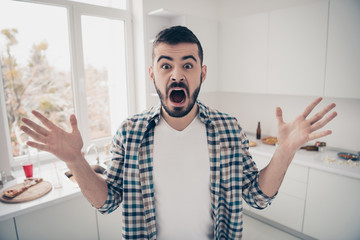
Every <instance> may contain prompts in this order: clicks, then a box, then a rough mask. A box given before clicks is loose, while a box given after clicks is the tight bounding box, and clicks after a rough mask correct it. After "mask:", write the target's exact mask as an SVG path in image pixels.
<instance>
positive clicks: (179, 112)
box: [154, 74, 202, 118]
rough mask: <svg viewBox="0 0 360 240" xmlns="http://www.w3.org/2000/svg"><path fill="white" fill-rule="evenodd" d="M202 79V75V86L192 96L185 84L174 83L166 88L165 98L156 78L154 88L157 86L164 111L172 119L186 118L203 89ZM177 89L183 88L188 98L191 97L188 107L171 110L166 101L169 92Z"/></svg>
mask: <svg viewBox="0 0 360 240" xmlns="http://www.w3.org/2000/svg"><path fill="white" fill-rule="evenodd" d="M201 79H202V74H201V76H200V84H199V86H198V87H197V88H196V89H195V90H194V92H193V93H192V94H191V96H190V92H189V88H188V87H187V86H186V85H185V84H184V83H183V82H179V83H176V82H173V83H171V84H170V86H168V87H167V88H166V92H165V94H166V96H165V98H164V96H163V94H162V93H161V91H160V90H159V88H158V87H157V85H156V80H155V78H154V86H155V89H156V92H157V94H158V95H159V98H160V102H161V106H162V107H163V109H164V110H165V112H167V114H168V115H169V116H171V117H175V118H182V117H184V116H186V115H187V114H188V113H189V112H190V111H191V110H192V109H193V107H194V105H195V103H196V100H197V98H198V96H199V93H200V88H201V84H202V83H201ZM175 87H181V88H184V89H185V91H186V92H187V96H189V98H190V99H189V103H188V105H187V106H184V107H174V109H170V108H169V106H167V105H166V104H165V102H166V99H169V97H170V96H169V92H170V89H171V88H175Z"/></svg>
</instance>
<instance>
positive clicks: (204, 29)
mask: <svg viewBox="0 0 360 240" xmlns="http://www.w3.org/2000/svg"><path fill="white" fill-rule="evenodd" d="M186 26H187V27H188V28H189V29H190V30H191V31H192V32H193V33H194V34H195V35H196V37H197V38H198V39H199V41H200V43H201V46H202V48H203V51H204V62H203V64H204V65H206V66H207V76H206V80H205V82H204V84H203V85H202V86H201V92H215V91H217V90H218V84H217V83H218V68H219V67H218V59H219V58H218V22H217V21H216V20H212V19H207V18H200V17H195V16H190V15H187V16H186Z"/></svg>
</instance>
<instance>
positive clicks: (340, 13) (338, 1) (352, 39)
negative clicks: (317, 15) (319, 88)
mask: <svg viewBox="0 0 360 240" xmlns="http://www.w3.org/2000/svg"><path fill="white" fill-rule="evenodd" d="M329 14H330V18H329V36H328V51H327V64H326V83H325V96H328V97H345V98H360V64H359V63H360V1H359V0H332V1H330V13H329Z"/></svg>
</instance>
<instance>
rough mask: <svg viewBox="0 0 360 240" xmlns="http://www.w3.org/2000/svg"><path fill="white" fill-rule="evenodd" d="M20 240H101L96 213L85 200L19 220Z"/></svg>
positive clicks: (75, 200) (58, 205)
mask: <svg viewBox="0 0 360 240" xmlns="http://www.w3.org/2000/svg"><path fill="white" fill-rule="evenodd" d="M16 226H17V231H18V236H19V239H20V240H22V239H36V240H42V239H44V240H49V239H52V240H56V239H59V240H63V239H86V240H91V239H94V240H95V239H98V233H97V225H96V215H95V210H94V209H93V208H92V207H91V205H90V204H89V202H88V201H87V200H86V199H85V198H84V197H83V196H80V197H77V198H75V199H71V200H68V201H66V202H61V203H58V204H56V205H53V206H50V207H46V208H43V209H40V210H37V211H34V212H32V213H28V214H25V215H21V216H19V217H16Z"/></svg>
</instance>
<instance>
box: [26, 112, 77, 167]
mask: <svg viewBox="0 0 360 240" xmlns="http://www.w3.org/2000/svg"><path fill="white" fill-rule="evenodd" d="M32 114H33V115H34V116H35V117H36V118H38V119H39V120H40V121H41V123H42V124H43V126H40V125H38V124H36V123H35V122H33V121H31V120H30V119H28V118H23V119H22V121H23V122H24V123H25V124H26V125H27V126H25V125H23V126H21V127H20V129H21V130H22V131H24V132H25V133H27V134H28V135H29V136H30V137H32V138H33V139H34V140H35V141H36V142H34V141H28V142H27V143H26V144H27V145H28V146H30V147H34V148H37V149H39V150H42V151H46V152H50V153H52V154H54V155H55V156H56V157H58V158H59V159H61V160H63V161H64V162H66V163H67V164H69V163H70V164H71V163H73V162H74V161H75V160H76V159H77V158H80V157H82V155H81V149H82V147H83V141H82V138H81V134H80V131H79V129H78V126H77V120H76V117H75V115H71V116H70V124H71V128H72V132H70V133H69V132H66V131H64V130H63V129H61V128H60V127H58V126H56V125H55V124H54V123H52V122H51V121H50V120H49V119H47V118H46V117H44V116H43V115H42V114H41V113H39V112H37V111H32Z"/></svg>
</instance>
